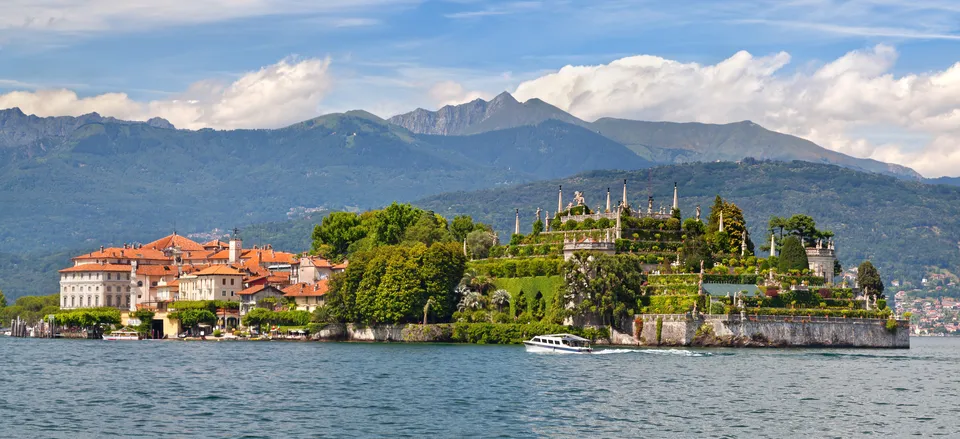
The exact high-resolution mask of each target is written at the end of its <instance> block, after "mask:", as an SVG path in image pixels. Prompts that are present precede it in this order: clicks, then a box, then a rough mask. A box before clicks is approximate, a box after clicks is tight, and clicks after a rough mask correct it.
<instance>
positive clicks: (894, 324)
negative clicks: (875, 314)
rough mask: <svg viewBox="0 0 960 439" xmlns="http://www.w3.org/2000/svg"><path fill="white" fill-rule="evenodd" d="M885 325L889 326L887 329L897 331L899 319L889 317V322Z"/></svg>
mask: <svg viewBox="0 0 960 439" xmlns="http://www.w3.org/2000/svg"><path fill="white" fill-rule="evenodd" d="M884 326H885V327H886V328H887V331H890V332H897V321H896V320H894V319H892V318H890V319H887V323H886V324H885V325H884Z"/></svg>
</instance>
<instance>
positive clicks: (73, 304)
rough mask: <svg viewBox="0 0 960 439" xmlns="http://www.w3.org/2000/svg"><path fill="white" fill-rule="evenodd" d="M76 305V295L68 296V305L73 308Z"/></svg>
mask: <svg viewBox="0 0 960 439" xmlns="http://www.w3.org/2000/svg"><path fill="white" fill-rule="evenodd" d="M75 306H77V302H76V296H70V307H71V308H73V307H75Z"/></svg>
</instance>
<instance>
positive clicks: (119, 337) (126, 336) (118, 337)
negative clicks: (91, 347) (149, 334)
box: [103, 330, 140, 341]
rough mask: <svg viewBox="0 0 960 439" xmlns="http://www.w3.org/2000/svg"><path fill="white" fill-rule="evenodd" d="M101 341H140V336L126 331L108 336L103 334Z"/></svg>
mask: <svg viewBox="0 0 960 439" xmlns="http://www.w3.org/2000/svg"><path fill="white" fill-rule="evenodd" d="M103 339H104V340H111V341H130V340H140V334H138V333H137V331H127V330H121V331H113V332H111V333H109V334H104V335H103Z"/></svg>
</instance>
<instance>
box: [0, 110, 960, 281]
mask: <svg viewBox="0 0 960 439" xmlns="http://www.w3.org/2000/svg"><path fill="white" fill-rule="evenodd" d="M745 157H756V158H764V159H775V160H792V159H803V160H808V161H812V162H817V163H824V162H826V163H834V164H837V165H839V166H844V167H846V168H849V169H852V170H858V171H870V172H873V173H879V174H885V175H892V176H895V177H897V178H899V179H903V180H916V179H917V178H918V177H917V175H916V174H915V173H914V172H913V171H911V170H909V169H906V168H903V167H899V166H896V165H889V164H885V163H880V162H875V161H871V160H863V159H856V158H852V157H848V156H844V155H842V154H838V153H835V152H832V151H829V150H826V149H823V148H820V147H819V146H816V145H815V144H813V143H811V142H807V141H805V140H803V139H799V138H796V137H793V136H788V135H783V134H779V133H775V132H772V131H768V130H765V129H763V128H762V127H759V126H757V125H755V124H753V123H750V122H740V123H733V124H726V125H708V124H676V123H666V122H639V121H627V120H617V119H600V120H598V121H594V122H589V123H588V122H585V121H583V120H580V119H578V118H576V117H574V116H572V115H570V114H568V113H566V112H563V111H562V110H560V109H558V108H556V107H554V106H551V105H549V104H547V103H545V102H543V101H540V100H536V99H532V100H529V101H527V102H524V103H519V102H517V101H516V100H515V99H514V98H513V97H512V96H510V95H508V94H502V95H500V96H498V97H497V98H495V99H493V100H491V101H490V102H485V101H482V100H478V101H474V102H471V103H468V104H464V105H460V106H451V107H444V108H442V109H440V110H439V111H436V112H430V111H426V110H417V111H414V112H412V113H408V114H404V115H399V116H395V117H393V118H391V119H390V120H389V121H388V120H384V119H381V118H379V117H377V116H375V115H372V114H370V113H367V112H364V111H350V112H346V113H338V114H329V115H325V116H321V117H317V118H314V119H310V120H307V121H304V122H300V123H297V124H294V125H291V126H288V127H284V128H280V129H272V130H262V129H261V130H229V131H222V130H212V129H203V130H198V131H190V130H179V129H176V128H175V127H174V126H173V125H171V124H170V123H169V122H167V121H165V120H163V119H159V118H157V119H151V120H149V121H146V122H131V121H123V120H118V119H114V118H110V117H103V116H100V115H98V114H96V113H92V114H87V115H83V116H78V117H37V116H32V115H26V114H24V113H23V112H21V111H20V110H19V109H8V110H0V205H2V207H3V208H2V209H0V289H8V288H6V287H5V284H10V279H11V278H12V277H14V276H13V275H11V274H10V273H12V272H16V273H21V272H22V271H23V270H24V268H23V267H25V266H27V267H29V266H31V264H33V266H36V264H42V265H43V267H47V268H49V267H51V266H56V265H58V264H65V263H67V260H65V259H64V258H65V256H64V255H66V254H70V253H71V252H73V253H79V252H81V251H89V250H91V249H93V248H96V247H99V246H100V245H120V244H121V243H123V242H134V241H138V242H147V241H149V240H152V239H155V238H156V237H158V236H163V235H165V234H168V233H170V232H171V231H173V230H178V231H180V232H181V233H184V234H186V233H190V232H202V231H210V230H212V229H215V228H219V229H220V230H229V229H232V228H233V227H235V226H239V227H241V228H243V227H246V226H249V225H253V224H258V223H264V222H274V224H283V223H282V221H284V220H286V219H288V218H292V217H296V216H297V215H298V212H302V211H324V210H344V209H345V210H364V209H370V208H377V207H380V206H383V205H385V204H387V203H390V202H392V201H395V200H396V201H411V200H417V199H422V198H424V197H429V196H432V195H436V194H441V193H451V192H455V193H459V192H464V193H469V192H470V191H476V190H481V189H491V188H506V187H513V186H516V185H518V184H524V183H531V182H535V181H541V180H555V179H558V178H565V177H568V176H570V175H574V174H578V173H583V172H586V171H592V170H623V171H631V170H634V171H635V170H638V169H645V168H649V167H651V166H655V165H658V164H664V163H668V164H669V163H676V162H682V163H685V162H690V161H700V162H709V161H715V160H741V159H743V158H745ZM825 178H833V177H832V176H826V177H825ZM708 180H709V178H708ZM936 182H937V183H942V184H943V185H949V184H957V180H955V179H941V180H938V181H936ZM841 183H842V182H833V181H830V180H826V181H824V182H823V187H824V188H826V187H829V186H830V185H834V186H835V187H836V189H835V190H836V191H838V192H842V191H843V190H844V189H842V188H843V187H844V186H842V184H841ZM825 190H826V189H825ZM904 196H914V195H911V194H908V193H904ZM828 205H829V203H828ZM494 208H497V206H486V207H483V209H494ZM481 211H482V209H481ZM277 221H281V223H276V222H277ZM278 227H283V226H282V225H281V226H278ZM298 227H299V226H298ZM301 229H307V228H306V227H301ZM280 235H282V233H280ZM55 255H56V256H55ZM51 258H52V259H51ZM31 261H32V262H31ZM38 269H39V268H38ZM10 270H13V271H10ZM17 276H19V274H18V275H17ZM16 284H17V288H21V287H22V286H23V285H24V283H23V282H17V283H16ZM33 284H35V285H36V286H35V287H29V286H28V287H27V288H36V289H41V290H42V288H43V287H41V285H40V284H37V283H36V282H34V283H33ZM29 292H31V293H33V292H38V291H35V290H33V291H29ZM39 292H42V291H39ZM15 294H17V293H16V292H9V294H7V295H8V297H11V295H15Z"/></svg>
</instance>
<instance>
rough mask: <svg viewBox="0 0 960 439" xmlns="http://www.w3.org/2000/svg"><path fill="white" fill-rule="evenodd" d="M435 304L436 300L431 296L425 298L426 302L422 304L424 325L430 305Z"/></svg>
mask: <svg viewBox="0 0 960 439" xmlns="http://www.w3.org/2000/svg"><path fill="white" fill-rule="evenodd" d="M436 304H437V301H436V300H433V296H430V298H429V299H427V304H426V305H423V324H424V325H426V324H427V314H428V313H429V312H430V305H436Z"/></svg>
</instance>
